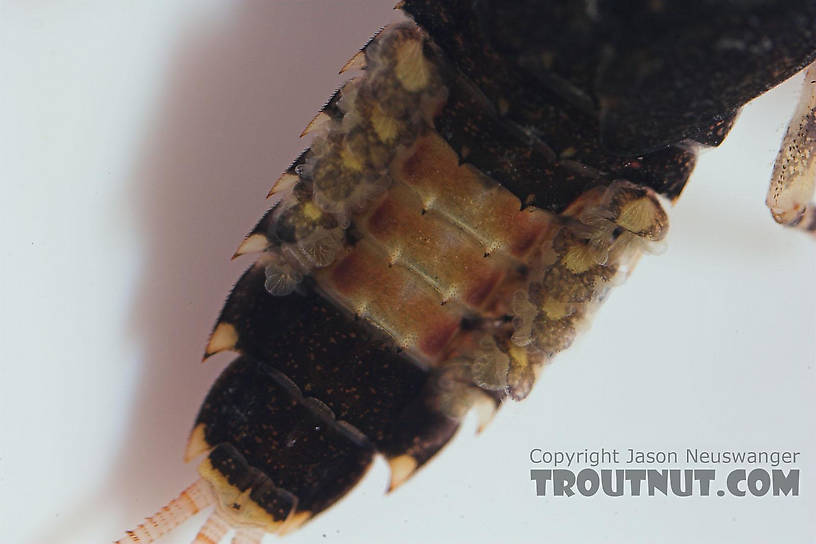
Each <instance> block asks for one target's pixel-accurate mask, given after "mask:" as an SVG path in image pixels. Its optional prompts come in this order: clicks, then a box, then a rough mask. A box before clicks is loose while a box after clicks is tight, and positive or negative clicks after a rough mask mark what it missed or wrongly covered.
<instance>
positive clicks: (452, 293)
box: [187, 23, 693, 532]
mask: <svg viewBox="0 0 816 544" xmlns="http://www.w3.org/2000/svg"><path fill="white" fill-rule="evenodd" d="M445 58H446V57H445V54H444V53H443V52H442V51H441V50H439V49H438V48H437V47H436V45H435V44H434V43H433V42H431V41H430V40H429V39H428V38H427V36H425V35H424V34H423V33H422V32H421V31H420V30H419V29H418V28H417V27H416V26H414V25H413V24H409V23H405V24H400V25H396V26H393V27H390V28H387V29H385V30H384V31H382V32H381V33H380V34H379V35H378V36H377V37H375V38H374V39H373V40H372V42H371V43H370V44H369V45H368V46H367V47H366V48H365V50H364V59H363V58H360V57H355V60H354V62H353V63H352V65H353V66H356V67H361V66H364V67H365V70H364V72H363V73H362V75H359V76H358V77H356V78H355V79H352V80H350V81H349V82H348V83H347V84H346V85H345V86H344V87H343V88H342V89H341V91H340V92H339V93H338V94H337V95H336V96H335V97H333V98H332V99H331V100H330V101H329V103H328V104H327V105H326V107H325V108H324V110H323V111H322V112H321V114H320V115H318V117H316V118H315V120H314V121H313V122H312V123H311V124H310V125H309V127H308V128H307V131H311V132H312V133H313V134H314V140H313V142H312V146H311V148H310V149H309V150H308V151H307V152H305V153H304V154H303V155H302V156H301V157H300V158H298V160H297V161H295V163H294V164H293V165H292V167H291V168H290V169H289V170H288V171H287V172H286V173H285V174H284V175H283V176H281V178H280V179H279V180H278V182H277V183H276V185H275V187H273V190H272V193H275V194H276V199H277V203H276V204H275V205H274V207H273V208H272V209H271V210H270V211H269V212H268V213H267V214H266V215H265V216H264V217H263V218H262V219H261V221H260V222H259V223H258V225H257V226H256V228H255V229H254V230H253V231H252V233H251V234H250V235H249V236H248V237H247V239H246V240H245V241H244V243H243V244H242V245H241V247H240V248H239V251H238V254H244V253H253V252H259V253H260V255H259V256H258V257H257V260H256V262H255V263H254V264H253V265H252V267H250V269H249V270H248V271H247V272H246V273H245V274H244V275H243V276H242V277H241V279H240V280H239V281H238V283H237V284H236V286H235V288H234V289H233V291H232V293H231V294H230V296H229V299H228V300H227V302H226V304H225V306H224V309H223V310H222V313H221V315H220V317H219V320H218V323H217V324H216V327H215V329H214V331H213V334H212V336H211V338H210V343H209V344H208V347H207V351H206V355H207V356H209V355H212V354H214V353H217V352H219V351H225V350H231V351H235V352H238V353H240V354H241V357H240V358H239V359H237V360H236V361H234V362H233V363H232V364H231V365H230V366H229V368H228V369H227V370H226V371H225V372H224V373H223V374H222V376H221V377H220V378H219V380H218V382H217V383H216V385H215V386H214V387H213V389H212V391H211V392H210V394H209V395H208V397H207V399H206V401H205V403H204V406H203V407H202V409H201V412H200V414H199V417H198V419H197V421H196V426H195V430H194V431H193V434H192V437H191V440H190V444H189V447H188V452H187V453H188V457H189V458H192V457H195V456H197V455H199V454H201V453H204V452H208V457H207V458H206V460H205V461H204V462H203V463H202V465H201V468H200V472H201V474H202V477H203V478H204V479H205V480H207V481H208V482H210V484H211V486H212V488H213V490H214V491H215V495H216V497H217V498H218V504H219V511H221V512H222V514H223V516H224V517H225V518H227V519H229V520H230V521H231V523H233V524H236V525H245V526H249V527H259V528H262V529H263V530H265V531H269V532H286V531H288V530H291V529H293V528H296V527H297V526H298V525H300V524H302V523H303V522H304V521H306V520H307V519H309V518H310V517H312V516H313V515H315V514H316V513H318V512H320V511H322V510H323V509H325V508H326V507H327V506H329V505H331V504H332V503H333V502H334V501H336V500H337V499H338V498H339V497H341V496H342V495H343V494H345V493H346V492H347V491H348V489H350V488H351V487H352V486H353V485H354V484H355V483H356V482H357V481H358V480H359V479H360V478H361V477H362V476H363V475H364V474H365V472H366V470H367V467H368V466H369V464H370V462H371V459H372V457H373V455H375V454H381V455H383V456H385V457H386V459H387V460H388V461H389V464H390V467H391V471H392V477H391V488H394V487H396V486H397V485H399V484H400V483H402V482H403V481H404V480H405V479H407V478H408V477H409V476H410V475H411V474H412V473H413V472H414V471H415V470H416V469H417V468H418V467H419V466H421V465H423V464H424V463H425V462H426V461H427V460H428V459H429V458H430V457H431V456H433V455H434V454H435V453H436V452H437V451H438V450H439V449H440V448H441V447H443V446H444V444H445V443H447V441H448V440H449V439H450V438H451V436H452V435H453V434H454V433H455V431H456V429H457V428H458V427H459V424H460V422H461V420H462V418H463V417H464V416H465V414H467V413H468V412H469V411H471V410H476V411H477V413H478V414H479V416H480V419H481V423H482V424H485V423H486V422H487V421H488V420H489V418H490V416H491V415H492V413H493V412H495V410H496V409H497V408H498V406H499V405H500V403H501V402H503V401H504V400H505V399H507V398H512V399H517V400H518V399H523V398H524V397H526V396H527V395H528V394H529V392H530V390H531V388H532V386H533V384H534V382H535V379H536V376H537V375H538V372H539V370H540V369H541V368H542V367H543V365H545V364H546V363H547V362H549V361H550V360H551V359H552V358H553V357H554V356H555V355H556V354H557V353H558V352H560V351H562V350H564V349H566V348H567V347H569V345H570V344H571V343H572V341H573V339H574V338H575V336H576V334H577V333H578V332H579V331H580V330H581V328H582V327H584V326H585V325H586V324H587V322H588V320H589V319H590V317H591V316H592V314H593V312H594V311H595V309H596V308H597V307H598V305H599V304H600V303H601V302H602V301H603V300H604V299H605V298H606V297H607V295H608V293H609V291H610V288H611V287H612V286H613V285H614V284H615V282H617V281H619V280H620V279H621V278H624V277H626V275H628V273H629V271H630V270H631V267H632V266H633V265H634V264H635V262H636V261H637V260H638V258H639V257H640V256H641V254H642V253H643V252H644V251H649V250H651V249H653V248H654V247H655V246H657V245H659V244H660V242H661V241H662V240H663V239H664V238H665V236H666V233H667V229H668V218H667V211H666V208H667V200H665V199H664V198H663V197H662V196H661V195H660V194H658V192H657V191H656V190H655V188H654V187H657V188H661V187H673V188H674V189H673V191H674V192H672V193H671V195H670V196H671V197H674V196H676V194H677V192H679V189H677V187H682V183H684V182H685V177H686V176H687V174H688V171H689V170H690V166H688V165H690V164H692V163H693V157H691V158H689V156H688V154H687V152H686V151H683V150H680V149H667V150H664V151H662V152H661V156H660V157H658V159H655V160H661V161H662V160H668V159H667V157H670V159H671V160H674V161H675V163H676V164H677V165H681V164H682V165H684V166H682V167H678V168H677V169H671V170H670V171H669V170H667V172H668V174H667V176H668V177H667V178H666V179H659V180H658V179H653V178H651V177H650V176H651V172H652V170H651V169H650V168H651V166H649V165H650V164H652V163H651V162H650V161H651V160H652V159H648V158H647V159H644V160H643V161H642V162H641V163H638V164H634V163H632V161H628V162H624V161H620V160H618V159H615V158H609V157H602V159H603V160H601V159H599V164H596V165H593V164H590V163H589V162H588V161H587V157H590V155H586V141H585V140H583V139H581V140H580V141H576V142H574V143H575V146H571V145H570V139H571V138H576V137H577V136H581V138H583V136H582V135H581V134H583V133H581V134H578V135H576V134H571V133H569V132H568V131H567V132H563V133H556V132H554V133H553V134H552V135H551V136H552V137H551V141H549V142H547V143H544V142H543V141H541V140H539V139H538V138H537V137H536V136H534V135H531V134H529V133H526V132H525V131H524V130H522V129H521V128H520V127H519V126H517V125H515V124H514V123H511V122H509V121H507V120H506V119H504V118H503V117H502V113H501V108H496V107H493V106H491V104H490V101H489V100H488V99H487V98H486V97H485V96H484V95H482V94H481V93H480V92H478V90H477V87H476V86H475V84H474V83H473V82H471V81H469V80H468V79H467V78H466V77H465V76H464V75H463V74H462V73H460V72H459V71H457V70H455V69H454V68H452V67H451V66H450V65H449V64H448V61H446V60H445ZM468 112H470V114H468ZM570 115H573V116H574V115H578V114H575V113H574V112H573V113H571V114H568V113H564V114H563V116H564V119H563V120H562V121H561V125H562V126H564V125H568V124H569V123H577V124H580V123H581V122H587V123H590V122H591V121H590V120H588V119H584V118H582V117H581V116H580V115H579V116H578V117H574V118H571V117H570ZM579 144H580V145H579ZM585 155H586V157H585ZM579 159H580V160H579ZM627 172H629V173H632V176H630V177H633V178H637V179H636V180H635V181H632V180H627V179H623V177H622V176H623V175H624V174H626V173H627ZM672 176H673V177H672ZM669 178H671V179H669ZM644 179H648V181H649V182H648V183H642V181H643V180H644Z"/></svg>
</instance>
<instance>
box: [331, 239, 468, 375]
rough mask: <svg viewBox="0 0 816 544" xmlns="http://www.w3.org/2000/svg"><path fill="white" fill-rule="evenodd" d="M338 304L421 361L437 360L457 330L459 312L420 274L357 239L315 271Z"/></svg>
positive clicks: (366, 242) (371, 245)
mask: <svg viewBox="0 0 816 544" xmlns="http://www.w3.org/2000/svg"><path fill="white" fill-rule="evenodd" d="M315 278H316V279H317V281H318V284H319V285H320V286H321V287H322V288H323V289H324V290H325V291H326V292H327V294H328V295H329V296H330V297H331V298H334V299H336V300H337V301H338V302H339V303H340V304H341V305H343V306H345V307H346V308H348V309H350V310H351V311H353V312H354V313H355V314H357V315H358V316H360V317H364V318H366V319H367V320H369V321H370V322H371V323H373V324H374V325H375V326H377V327H379V328H380V329H382V330H384V331H385V332H386V333H388V334H389V336H391V337H392V338H393V339H394V341H395V342H396V343H397V345H399V346H400V347H402V348H404V349H406V350H408V351H409V352H411V353H413V354H414V355H415V356H417V357H418V358H419V359H420V360H422V361H424V362H434V361H437V360H439V358H440V357H441V356H442V354H443V350H444V348H445V346H446V345H447V344H448V342H449V341H450V339H451V338H452V337H453V336H454V334H455V333H456V331H457V329H458V327H459V321H460V319H461V315H460V313H459V312H458V311H456V310H455V309H453V308H452V307H451V306H443V305H442V299H441V297H440V296H439V295H438V294H437V293H436V292H434V291H433V290H432V289H431V288H430V287H429V286H428V285H427V284H426V283H425V282H424V281H423V280H422V279H421V278H420V277H419V276H417V275H416V274H414V273H412V272H410V271H409V270H407V269H405V268H402V267H398V266H392V265H391V263H390V262H389V259H388V256H387V255H385V254H384V253H382V252H380V251H378V250H377V249H376V248H375V247H374V245H373V244H371V243H370V242H368V241H360V242H358V244H357V245H356V246H355V247H354V248H353V249H352V250H351V251H350V252H349V253H348V255H346V256H345V257H344V258H341V259H339V260H338V262H336V263H335V264H333V265H332V266H330V267H328V268H325V269H323V270H320V271H318V272H317V273H316V274H315Z"/></svg>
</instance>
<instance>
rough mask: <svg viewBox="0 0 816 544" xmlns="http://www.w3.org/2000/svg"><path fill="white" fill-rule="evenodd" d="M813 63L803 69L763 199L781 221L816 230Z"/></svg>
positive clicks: (815, 70) (815, 76) (815, 75)
mask: <svg viewBox="0 0 816 544" xmlns="http://www.w3.org/2000/svg"><path fill="white" fill-rule="evenodd" d="M814 188H816V63H814V64H812V65H811V66H810V67H809V68H808V69H807V71H806V72H805V82H804V88H803V89H802V96H801V97H800V99H799V105H798V106H797V107H796V112H795V113H794V115H793V118H792V119H791V122H790V124H789V125H788V131H787V133H786V134H785V139H784V140H783V141H782V147H781V148H780V150H779V154H778V155H777V157H776V163H775V164H774V169H773V177H772V178H771V186H770V188H769V189H768V197H767V199H766V200H765V203H766V204H767V205H768V208H770V210H771V215H773V218H774V220H776V222H777V223H780V224H782V225H785V226H788V227H793V228H796V229H799V230H804V231H805V232H810V233H812V234H816V204H814V202H813V193H814Z"/></svg>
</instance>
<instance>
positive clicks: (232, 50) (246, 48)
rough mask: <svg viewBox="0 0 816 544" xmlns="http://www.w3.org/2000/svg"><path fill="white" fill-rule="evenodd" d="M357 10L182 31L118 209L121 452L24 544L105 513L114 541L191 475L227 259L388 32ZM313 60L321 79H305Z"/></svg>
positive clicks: (233, 272) (212, 23)
mask: <svg viewBox="0 0 816 544" xmlns="http://www.w3.org/2000/svg"><path fill="white" fill-rule="evenodd" d="M353 4H354V6H340V5H334V4H331V5H322V4H321V5H320V6H319V8H320V9H318V4H317V3H313V4H312V5H313V6H314V7H313V10H312V12H311V13H309V12H308V10H304V8H303V7H302V6H301V7H297V6H296V3H295V2H285V3H283V2H281V3H278V2H264V1H260V0H254V1H251V2H242V3H240V4H235V6H237V7H235V8H233V9H230V10H226V9H225V10H224V12H225V13H222V14H221V16H220V17H219V18H218V19H217V20H215V19H213V20H209V21H204V22H197V23H196V24H195V25H187V28H186V32H185V33H184V34H183V35H182V36H181V38H180V39H179V42H178V45H177V47H176V48H175V51H174V52H173V53H172V54H171V56H170V57H171V58H170V60H169V62H168V66H167V71H166V83H164V91H163V92H162V93H161V95H160V97H159V99H158V101H157V105H156V107H155V108H154V111H155V114H154V115H155V117H154V118H153V119H152V120H150V121H149V122H148V125H149V127H150V128H149V129H148V131H147V137H146V138H145V140H144V143H143V146H144V148H143V149H142V150H141V151H140V152H137V153H136V156H137V157H138V158H137V161H136V164H135V165H134V168H133V175H132V179H131V180H129V184H128V186H127V188H126V193H125V194H124V195H123V198H121V199H120V201H121V202H123V203H126V205H127V206H130V207H132V210H131V211H128V212H126V211H125V210H123V212H126V213H130V214H131V215H134V216H135V217H136V219H137V221H138V228H141V229H142V231H143V232H142V239H143V240H144V244H145V246H144V249H143V265H144V268H143V271H142V274H141V278H140V282H139V285H138V287H137V289H136V294H135V297H134V299H133V307H132V331H133V335H134V337H135V340H136V342H137V344H138V345H139V346H140V349H141V350H142V352H143V357H142V366H141V368H140V369H139V372H138V375H139V382H138V384H135V385H134V388H133V394H132V397H131V398H130V399H122V402H127V403H129V404H131V405H132V408H131V409H130V412H131V415H130V419H129V420H128V421H127V422H126V424H125V428H123V429H122V448H121V453H120V454H119V456H118V459H117V460H116V462H115V464H114V465H113V467H112V469H111V471H110V474H109V476H108V477H107V478H106V480H105V483H104V485H102V486H101V487H100V488H99V489H98V490H96V491H95V492H92V493H90V494H88V495H87V496H85V497H84V498H79V499H78V500H77V501H76V502H75V504H74V505H73V507H72V508H71V507H69V508H67V509H66V510H67V511H66V512H63V513H62V514H61V515H60V518H61V520H62V521H59V522H57V523H56V524H54V525H52V526H50V527H47V528H44V530H43V531H42V532H41V533H40V534H39V535H36V537H35V538H34V539H33V540H32V542H36V543H40V542H74V541H75V540H74V539H75V536H72V535H77V534H81V533H82V527H83V526H86V527H87V526H88V525H96V524H98V523H99V519H98V516H99V513H100V512H110V516H111V519H108V520H105V523H106V524H109V523H113V522H115V525H116V526H119V529H118V531H117V532H115V533H113V534H110V538H111V540H112V539H114V538H119V537H121V536H122V535H123V534H124V530H125V529H130V528H132V527H133V526H134V525H136V524H138V523H140V522H141V521H142V518H143V517H144V516H148V515H151V514H152V513H153V512H154V511H156V510H158V509H159V508H160V507H161V506H162V505H163V504H165V503H166V502H167V501H168V500H170V499H171V498H173V497H175V496H176V495H177V494H178V492H180V491H181V490H182V489H183V488H184V487H186V486H187V485H189V483H191V482H192V481H193V480H194V479H195V478H196V477H197V475H196V473H195V465H196V464H197V462H196V461H194V462H192V463H190V464H189V465H185V464H184V463H183V462H182V456H183V452H184V448H185V444H186V440H187V435H188V433H189V430H190V429H191V426H192V423H193V420H194V418H195V415H196V413H197V410H198V407H199V406H200V404H201V402H202V400H203V398H204V395H205V394H206V391H207V390H208V389H209V387H210V385H211V384H212V382H213V381H214V379H215V377H216V376H217V375H218V374H219V373H220V371H221V370H222V369H223V367H224V365H225V364H226V363H227V362H228V361H229V360H230V358H231V356H230V355H224V356H218V357H215V358H213V359H211V360H209V361H208V362H207V364H205V365H203V366H202V365H201V364H200V360H201V355H202V353H203V350H204V346H205V344H206V340H207V335H208V334H209V332H210V329H211V327H212V325H213V323H214V322H215V319H216V317H217V315H218V312H219V311H220V307H221V305H222V303H223V301H224V299H225V297H226V295H227V293H228V292H229V289H230V287H231V285H232V284H233V282H234V281H235V280H236V279H237V277H238V276H239V275H240V273H241V271H242V270H243V269H244V268H245V267H246V266H248V264H249V262H250V261H249V260H248V259H243V260H239V262H237V263H230V262H229V258H230V256H231V255H232V254H233V252H234V251H235V249H236V247H237V246H238V244H239V243H240V241H241V239H242V238H243V236H244V235H245V234H246V233H247V232H248V231H249V230H250V229H251V228H252V226H253V225H254V222H255V221H256V220H257V219H259V218H260V217H261V215H262V213H263V212H264V211H265V209H266V208H267V203H266V202H265V200H264V196H265V195H266V192H267V191H268V189H269V187H270V186H271V184H272V182H273V181H274V180H275V178H277V176H278V175H279V173H280V172H281V171H282V170H283V169H285V167H286V166H287V165H288V164H289V162H290V161H291V160H292V159H293V158H294V157H295V156H297V154H298V153H299V152H300V151H301V149H302V148H303V147H304V146H305V145H306V143H305V142H301V141H299V140H298V138H297V135H298V134H299V133H300V131H301V129H302V128H303V126H304V125H305V123H306V122H308V120H309V118H310V116H311V115H313V114H314V113H315V112H316V110H317V108H318V106H319V105H320V104H322V103H324V102H325V100H326V99H327V98H328V97H329V96H330V92H331V91H332V89H333V88H334V87H335V86H336V85H337V84H338V81H339V80H338V78H337V69H338V68H339V67H340V66H342V64H343V62H345V60H347V57H349V56H351V55H352V54H353V53H354V51H355V50H356V49H355V48H358V47H359V46H361V45H362V44H363V43H364V42H365V41H366V39H367V38H368V37H369V36H370V34H371V33H372V32H373V31H375V30H376V29H377V28H378V26H379V25H381V24H384V23H386V22H387V21H388V14H389V13H390V6H388V7H385V4H388V3H382V2H380V4H383V5H381V6H379V8H378V9H370V10H368V13H367V15H366V16H365V17H361V16H360V14H361V13H363V11H364V10H363V9H362V4H363V3H362V2H359V1H357V2H354V3H353ZM352 15H355V17H354V18H352ZM325 19H328V20H334V21H335V25H333V26H334V27H335V28H336V29H337V32H338V33H342V34H344V36H346V38H344V39H345V40H347V41H348V43H349V44H350V45H349V48H348V49H346V50H342V51H326V50H325V48H324V47H323V46H322V45H321V40H320V39H315V38H314V37H310V36H306V35H304V27H305V25H307V23H308V25H311V24H316V25H320V21H321V20H325ZM287 21H291V22H292V24H288V23H286V22H287ZM320 26H321V27H323V28H325V27H327V26H328V24H327V23H326V22H325V21H324V22H323V23H322V25H320ZM312 58H317V59H319V62H321V63H325V64H326V65H327V70H325V71H322V72H316V71H315V70H314V65H311V66H310V67H307V69H304V68H303V63H304V59H312ZM299 67H300V68H299ZM123 107H127V105H123ZM101 273H104V271H101ZM111 364H116V363H115V362H114V361H111ZM89 470H90V468H89ZM168 540H173V539H168Z"/></svg>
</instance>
